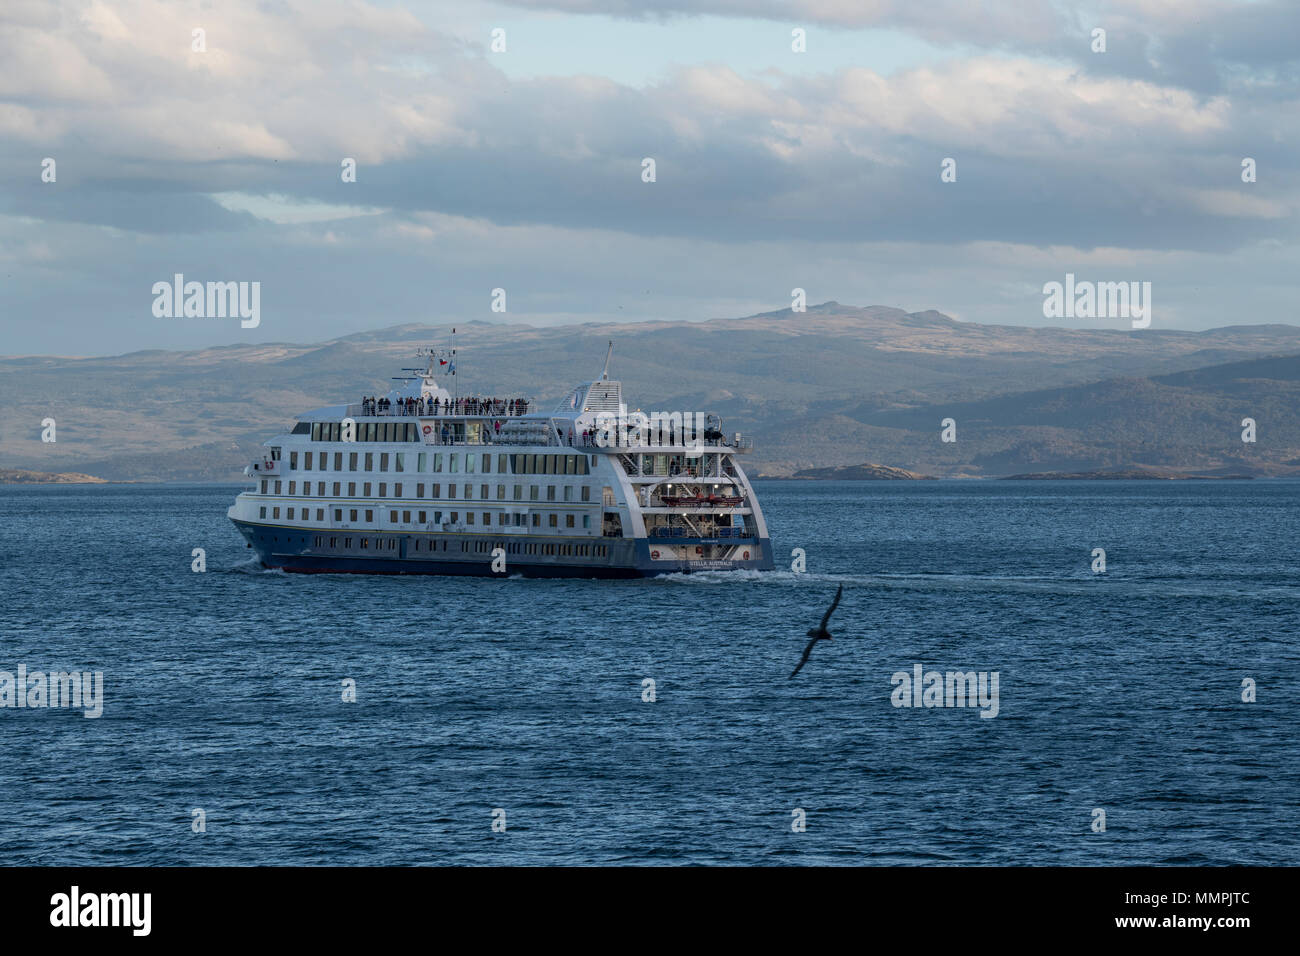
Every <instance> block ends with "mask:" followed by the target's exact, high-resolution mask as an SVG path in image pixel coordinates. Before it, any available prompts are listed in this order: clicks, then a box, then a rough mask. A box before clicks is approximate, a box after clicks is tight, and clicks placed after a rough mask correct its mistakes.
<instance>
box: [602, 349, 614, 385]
mask: <svg viewBox="0 0 1300 956" xmlns="http://www.w3.org/2000/svg"><path fill="white" fill-rule="evenodd" d="M613 354H614V340H613V339H610V340H609V351H607V352H606V353H605V367H604V368H603V369H601V370H600V380H601V381H602V382H607V381H609V358H610V356H611V355H613Z"/></svg>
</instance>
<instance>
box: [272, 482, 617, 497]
mask: <svg viewBox="0 0 1300 956" xmlns="http://www.w3.org/2000/svg"><path fill="white" fill-rule="evenodd" d="M360 484H361V497H362V498H369V497H371V494H370V490H371V488H373V487H374V485H375V484H378V485H379V494H378V496H377V497H380V498H387V497H389V495H388V482H386V481H380V482H376V483H371V482H369V481H363V482H361V483H360ZM411 484H413V485H414V486H415V497H416V498H423V497H425V492H426V491H427V492H428V497H430V498H441V497H442V484H441V483H439V482H432V483H427V482H423V481H416V482H412V483H411ZM283 486H284V482H282V481H276V482H275V483H274V484H272V483H271V481H270V479H269V478H263V479H262V494H264V495H267V494H276V495H279V494H283V492H282V491H281V489H282V487H283ZM333 486H334V491H333V493H332V494H331V495H330V496H329V497H331V498H343V497H348V498H355V497H357V482H355V481H349V482H347V489H348V493H347V495H346V496H345V495H344V494H343V493H342V492H343V482H341V481H336V482H333ZM557 487H562V488H563V489H564V491H563V492H562V495H563V497H559V498H557V497H556V494H557V492H556V488H557ZM402 489H403V482H400V481H398V482H394V483H393V494H392V497H394V498H401V497H404V496H403V494H402ZM298 491H299V489H298V482H296V481H291V482H289V495H290V497H292V496H294V495H297V494H298ZM514 493H515V496H514V499H513V500H514V501H523V500H525V499H524V486H523V485H515V487H514ZM609 494H610V495H612V494H613V489H609ZM573 495H574V486H573V485H562V486H557V485H547V486H546V499H545V500H546V501H574V500H575V499H574V497H573ZM325 496H326V495H325V482H323V481H318V482H316V497H317V498H324V497H325ZM478 496H479V498H480V499H481V500H483V501H486V500H488V499H489V498H491V497H492V486H491V485H479V495H478ZM302 497H304V498H310V497H311V482H310V481H304V482H302ZM447 497H448V498H455V497H456V486H455V485H453V484H448V485H447ZM460 497H462V498H469V499H472V498H473V497H474V486H473V485H470V484H465V485H461V495H460ZM496 500H497V501H505V500H506V486H505V485H497V497H496ZM527 500H528V501H541V500H543V499H542V498H541V486H540V485H530V486H529V488H528V499H527ZM576 500H578V501H590V500H591V488H590V486H588V485H582V486H581V487H579V488H578V498H577V499H576Z"/></svg>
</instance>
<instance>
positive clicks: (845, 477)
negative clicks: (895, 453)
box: [792, 462, 936, 481]
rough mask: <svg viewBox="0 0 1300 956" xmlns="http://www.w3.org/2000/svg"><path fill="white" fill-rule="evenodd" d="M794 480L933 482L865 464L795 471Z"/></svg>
mask: <svg viewBox="0 0 1300 956" xmlns="http://www.w3.org/2000/svg"><path fill="white" fill-rule="evenodd" d="M792 477H794V478H809V479H814V480H817V481H935V480H936V479H935V477H934V475H920V474H917V473H916V472H914V471H908V470H906V469H905V468H895V467H893V466H892V465H873V464H871V463H870V462H865V463H863V464H861V465H839V466H837V467H832V468H805V469H804V470H803V471H796V472H795V473H794V475H793V476H792Z"/></svg>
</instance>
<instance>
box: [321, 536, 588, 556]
mask: <svg viewBox="0 0 1300 956" xmlns="http://www.w3.org/2000/svg"><path fill="white" fill-rule="evenodd" d="M372 540H373V541H374V545H375V546H374V548H373V549H372V548H371V547H370V542H371V541H372ZM352 541H353V539H352V538H340V537H333V538H329V537H325V536H324V535H316V536H315V537H314V538H313V543H314V544H315V546H316V547H318V548H338V547H343V548H344V549H346V550H351V549H352ZM356 541H357V543H358V546H359V547H360V548H361V550H362V551H370V550H375V551H396V550H397V539H396V538H374V539H371V538H357V539H356ZM340 542H342V544H340ZM451 544H452V542H451V541H448V540H447V539H446V538H441V539H435V540H432V541H421V540H419V539H418V538H417V539H416V541H415V544H414V546H413V547H412V548H411V551H412V552H416V553H419V552H427V553H429V554H433V553H434V552H435V551H451V550H454V549H453V548H451ZM496 548H501V549H503V550H504V551H505V552H506V554H553V555H557V556H561V557H577V558H606V557H609V546H608V545H604V544H560V543H558V542H541V541H461V542H460V550H461V551H462V552H471V551H472V552H475V553H478V554H483V553H489V554H490V553H491V552H492V551H493V550H495V549H496Z"/></svg>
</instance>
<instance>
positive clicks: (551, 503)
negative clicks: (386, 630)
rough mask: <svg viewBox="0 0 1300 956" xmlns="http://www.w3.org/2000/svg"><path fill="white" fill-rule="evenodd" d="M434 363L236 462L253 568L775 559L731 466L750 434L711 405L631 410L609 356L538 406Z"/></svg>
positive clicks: (238, 513) (518, 568) (621, 571)
mask: <svg viewBox="0 0 1300 956" xmlns="http://www.w3.org/2000/svg"><path fill="white" fill-rule="evenodd" d="M436 361H437V359H436V355H435V353H433V352H430V353H429V356H428V364H427V366H426V367H425V368H423V369H419V370H407V371H411V372H414V374H412V375H410V376H409V377H406V378H404V379H399V382H401V384H400V385H399V386H398V387H397V388H394V389H393V390H392V391H390V392H389V393H388V394H387V395H385V396H383V397H382V398H378V397H377V398H367V399H363V400H362V401H361V402H357V403H351V404H346V405H334V406H329V407H326V408H319V409H316V410H315V411H313V412H309V413H307V414H305V415H301V416H299V418H298V420H297V423H296V424H295V425H294V426H293V428H292V430H290V431H289V432H287V433H285V434H282V435H279V436H277V437H275V438H273V439H271V440H270V441H267V442H266V443H265V445H264V447H265V448H266V452H265V454H264V456H263V457H262V459H261V460H259V461H257V462H254V463H253V464H251V465H249V467H248V468H247V469H246V470H245V474H246V475H248V476H249V477H251V478H252V479H254V481H255V486H254V487H253V488H252V489H250V490H248V491H245V492H244V493H242V494H240V495H239V496H238V498H236V499H235V503H234V504H233V505H232V506H231V508H230V510H229V512H228V514H229V517H230V520H231V521H232V522H234V524H235V526H236V527H237V528H238V529H239V531H240V533H241V534H242V535H243V536H244V537H245V539H247V541H248V543H249V545H250V547H252V548H253V549H255V550H256V552H257V554H258V557H259V558H260V559H261V561H262V563H263V564H265V565H266V566H268V567H275V568H283V569H285V570H286V571H298V572H326V573H338V572H358V573H376V574H469V575H485V576H491V575H509V574H522V575H526V576H543V577H562V576H574V577H640V576H648V575H657V574H666V573H674V572H684V571H698V570H705V569H739V568H750V569H757V570H770V569H771V568H772V566H773V562H772V549H771V542H770V540H769V537H768V532H767V526H766V524H765V522H764V520H763V513H762V510H761V508H760V507H759V503H758V499H757V497H756V496H755V494H754V489H753V487H752V486H751V484H750V481H749V479H748V477H746V475H745V472H744V470H743V468H742V467H741V465H740V462H739V459H740V458H741V456H743V455H744V454H745V453H747V452H748V451H750V450H751V448H752V442H751V441H750V440H748V439H746V438H744V437H742V436H741V435H739V434H733V435H732V436H729V437H728V436H725V435H724V434H723V433H722V431H721V423H720V422H719V420H718V419H717V418H716V417H715V416H707V417H706V416H703V415H699V414H691V413H677V414H675V415H667V414H660V413H656V414H652V415H642V414H641V413H639V412H634V413H632V414H630V415H629V413H628V411H627V406H626V403H625V402H624V399H623V394H622V386H621V384H620V383H619V382H618V381H613V380H611V379H610V378H609V356H608V355H607V356H606V360H605V368H604V370H602V372H601V375H600V377H599V378H597V379H596V380H594V381H590V382H585V383H583V384H581V385H578V386H577V387H576V388H574V389H573V390H572V391H571V392H569V394H568V395H567V396H566V397H565V398H564V399H563V400H562V401H561V402H560V403H559V404H558V405H557V406H556V408H555V409H554V410H553V411H550V412H539V411H537V410H536V409H535V408H534V403H533V402H532V401H530V400H529V399H527V398H524V397H510V398H485V397H461V396H456V395H453V394H452V393H451V392H450V391H448V389H446V388H444V387H442V386H441V385H440V384H439V379H444V380H445V379H446V375H445V374H440V369H439V366H438V365H436V364H435V362H436ZM443 361H444V362H445V360H443ZM453 368H454V366H453ZM701 426H702V427H701Z"/></svg>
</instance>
